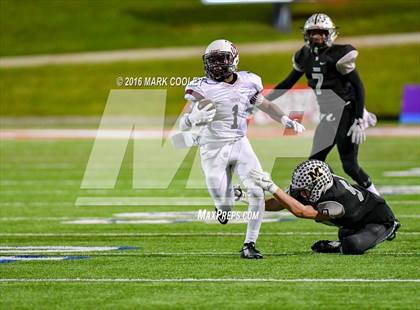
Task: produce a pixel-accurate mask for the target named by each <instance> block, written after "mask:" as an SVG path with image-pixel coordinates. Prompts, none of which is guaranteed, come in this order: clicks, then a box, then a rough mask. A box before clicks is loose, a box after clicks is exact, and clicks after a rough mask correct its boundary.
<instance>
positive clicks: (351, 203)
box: [318, 175, 395, 229]
mask: <svg viewBox="0 0 420 310" xmlns="http://www.w3.org/2000/svg"><path fill="white" fill-rule="evenodd" d="M333 178H334V184H333V186H332V187H331V188H330V189H328V190H327V192H326V193H325V194H324V195H323V196H322V197H321V199H320V200H319V201H318V203H321V202H323V201H336V202H338V203H340V204H341V205H343V207H344V211H345V213H344V216H343V217H341V218H336V219H331V220H329V221H328V222H329V223H325V224H333V225H335V226H340V227H346V228H353V229H354V228H359V227H363V226H365V225H366V224H368V223H378V224H382V223H388V222H392V221H393V220H394V219H395V217H394V214H393V213H392V211H391V209H390V208H389V207H388V205H387V204H386V202H385V200H384V199H383V198H382V197H380V196H377V195H375V194H373V193H371V192H369V191H368V190H366V189H365V188H363V187H361V186H358V185H350V184H349V183H348V182H347V181H346V180H345V179H343V178H341V177H338V176H335V175H334V176H333Z"/></svg>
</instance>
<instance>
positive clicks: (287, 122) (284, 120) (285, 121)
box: [281, 115, 306, 133]
mask: <svg viewBox="0 0 420 310" xmlns="http://www.w3.org/2000/svg"><path fill="white" fill-rule="evenodd" d="M281 124H282V125H283V126H284V128H291V129H293V131H294V132H296V133H302V132H304V131H305V130H306V128H305V127H304V126H303V125H302V124H301V123H299V122H297V121H294V120H291V119H290V118H289V117H287V116H286V115H283V116H282V117H281Z"/></svg>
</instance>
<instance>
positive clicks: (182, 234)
mask: <svg viewBox="0 0 420 310" xmlns="http://www.w3.org/2000/svg"><path fill="white" fill-rule="evenodd" d="M336 234H337V232H336V231H331V232H325V231H314V232H303V231H288V232H272V233H268V232H266V233H261V234H260V236H319V235H336ZM398 234H399V235H407V236H418V235H420V231H401V232H398ZM218 236H224V237H236V236H241V237H242V236H244V233H239V232H238V233H236V232H230V233H222V232H215V233H211V232H209V233H189V232H177V233H146V232H145V233H75V232H68V233H32V232H26V233H0V237H218Z"/></svg>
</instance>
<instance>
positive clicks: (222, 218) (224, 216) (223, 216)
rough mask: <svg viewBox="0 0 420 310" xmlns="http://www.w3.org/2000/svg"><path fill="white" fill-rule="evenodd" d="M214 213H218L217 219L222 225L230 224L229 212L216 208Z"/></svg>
mask: <svg viewBox="0 0 420 310" xmlns="http://www.w3.org/2000/svg"><path fill="white" fill-rule="evenodd" d="M214 211H215V212H216V218H217V220H218V221H219V223H220V224H222V225H226V224H227V223H228V222H229V219H228V211H222V210H219V209H217V208H214Z"/></svg>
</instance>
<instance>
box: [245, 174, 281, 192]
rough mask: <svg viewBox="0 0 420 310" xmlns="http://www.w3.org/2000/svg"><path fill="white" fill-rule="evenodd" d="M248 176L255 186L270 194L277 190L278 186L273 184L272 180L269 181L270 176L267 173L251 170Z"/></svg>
mask: <svg viewBox="0 0 420 310" xmlns="http://www.w3.org/2000/svg"><path fill="white" fill-rule="evenodd" d="M248 176H249V178H250V179H251V180H252V181H253V182H254V183H255V184H256V185H257V186H259V187H261V188H262V189H263V190H265V191H268V192H270V193H272V194H274V193H275V192H277V190H278V189H279V188H278V186H277V185H276V184H274V182H273V180H271V176H270V174H269V173H268V172H264V171H259V170H256V169H252V170H251V171H250V172H249V174H248Z"/></svg>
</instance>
